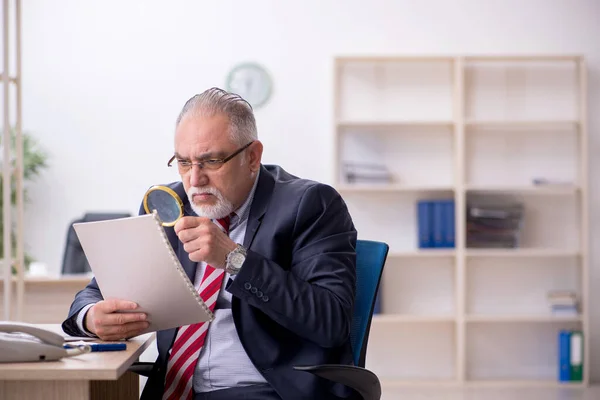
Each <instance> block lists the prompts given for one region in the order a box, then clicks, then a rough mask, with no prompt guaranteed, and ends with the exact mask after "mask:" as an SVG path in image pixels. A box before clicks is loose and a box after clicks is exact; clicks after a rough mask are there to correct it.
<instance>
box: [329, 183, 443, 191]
mask: <svg viewBox="0 0 600 400" xmlns="http://www.w3.org/2000/svg"><path fill="white" fill-rule="evenodd" d="M337 190H338V191H339V192H346V193H350V192H359V193H360V192H366V193H372V192H390V193H422V192H426V193H452V192H453V191H454V188H453V187H451V186H407V185H394V184H364V183H361V184H344V185H339V186H338V187H337Z"/></svg>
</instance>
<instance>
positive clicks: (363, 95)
mask: <svg viewBox="0 0 600 400" xmlns="http://www.w3.org/2000/svg"><path fill="white" fill-rule="evenodd" d="M334 82H335V83H334V120H335V121H334V131H335V145H334V149H335V151H334V159H335V177H334V178H335V179H334V181H335V186H336V188H337V189H338V190H339V192H340V193H341V194H342V196H343V197H344V199H345V201H346V203H347V204H348V206H349V209H350V212H351V214H352V217H353V219H354V222H355V225H356V227H357V229H358V234H359V238H361V239H372V240H380V241H384V242H386V243H388V244H389V245H390V253H389V256H388V261H387V264H386V266H385V270H384V276H383V281H382V288H381V294H380V296H381V301H382V313H381V314H378V315H376V316H375V317H374V319H373V324H372V327H371V333H370V337H369V348H368V352H367V367H368V368H370V369H371V370H373V371H374V372H375V373H376V374H377V375H378V376H379V377H380V379H381V380H382V383H383V387H384V390H385V388H386V387H389V388H392V387H402V386H413V385H449V386H452V385H474V386H491V385H496V386H534V387H536V386H549V387H552V386H568V387H572V386H575V387H583V386H586V385H587V384H588V382H589V312H588V307H589V306H588V276H589V273H588V219H589V218H588V159H587V157H588V156H587V151H588V149H587V147H588V142H587V141H588V139H587V122H586V118H587V117H586V96H587V95H586V85H587V83H586V68H585V62H584V60H583V59H582V58H581V57H579V56H568V55H567V56H565V55H557V56H505V57H503V56H489V57H487V56H456V57H451V56H448V57H423V56H421V57H384V56H377V57H368V56H365V57H338V58H336V59H335V65H334ZM346 162H360V163H365V164H373V163H383V164H385V165H386V166H387V167H388V168H389V171H390V172H391V174H392V181H391V182H389V183H354V182H348V181H347V180H346V178H345V175H344V170H343V165H344V163H346ZM534 178H546V179H551V180H554V181H557V182H559V183H560V184H555V185H546V186H535V185H533V184H532V179H534ZM480 196H502V197H503V198H510V199H513V200H515V201H518V202H521V203H522V204H523V205H524V210H525V214H524V224H523V228H522V230H521V239H520V244H519V247H518V248H513V249H496V248H490V249H481V248H477V249H475V248H467V246H466V232H465V231H466V222H465V219H466V204H467V200H469V199H471V198H476V197H480ZM436 198H438V199H452V200H454V202H455V206H456V208H455V226H456V231H455V236H456V245H455V247H454V248H440V249H421V248H419V247H418V240H417V228H418V225H417V224H418V220H417V211H416V202H417V201H418V200H421V199H436ZM551 290H573V291H575V292H576V293H577V295H578V298H579V308H580V310H581V313H580V315H576V316H572V317H570V316H567V317H562V316H560V317H559V316H555V315H552V314H551V312H550V307H549V305H548V303H547V299H546V295H547V293H548V292H549V291H551ZM560 329H576V330H581V331H583V334H584V360H583V361H584V366H583V381H582V382H567V383H560V382H559V381H558V378H557V375H558V332H559V330H560Z"/></svg>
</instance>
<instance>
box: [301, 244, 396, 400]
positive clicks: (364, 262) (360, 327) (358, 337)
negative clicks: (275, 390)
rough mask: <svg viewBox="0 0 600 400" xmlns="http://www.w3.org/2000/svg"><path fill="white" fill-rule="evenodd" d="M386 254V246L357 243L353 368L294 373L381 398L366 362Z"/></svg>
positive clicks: (332, 366)
mask: <svg viewBox="0 0 600 400" xmlns="http://www.w3.org/2000/svg"><path fill="white" fill-rule="evenodd" d="M388 251H389V246H388V245H387V244H386V243H382V242H375V241H370V240H358V241H357V242H356V299H355V303H354V313H353V315H352V316H353V321H352V327H351V331H350V342H351V343H352V350H353V356H354V365H336V364H325V365H311V366H296V367H294V369H296V370H299V371H306V372H310V373H312V374H314V375H317V376H320V377H322V378H325V379H328V380H330V381H334V382H337V383H341V384H343V385H346V386H349V387H351V388H352V389H354V390H356V391H357V392H358V393H360V395H361V396H362V397H363V399H364V400H379V399H380V398H381V384H380V382H379V378H377V375H375V374H374V373H373V372H371V371H369V370H368V369H365V361H366V355H367V343H368V341H369V330H370V328H371V319H372V317H373V309H374V307H375V301H376V299H377V293H378V291H379V282H380V280H381V274H382V273H383V267H384V266H385V261H386V259H387V255H388Z"/></svg>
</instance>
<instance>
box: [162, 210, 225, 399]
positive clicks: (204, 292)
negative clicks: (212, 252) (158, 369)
mask: <svg viewBox="0 0 600 400" xmlns="http://www.w3.org/2000/svg"><path fill="white" fill-rule="evenodd" d="M229 221H230V217H229V216H227V217H225V218H221V219H219V220H217V222H218V223H219V225H220V226H221V227H222V229H223V230H224V231H225V233H227V234H229ZM224 275H225V271H224V270H222V269H216V268H213V267H212V266H210V265H207V266H206V270H205V271H204V275H203V276H202V282H201V283H200V289H199V290H198V292H199V294H200V297H201V298H202V300H203V301H204V302H205V303H206V305H207V306H208V307H209V308H210V310H211V311H214V309H215V304H216V303H217V297H218V296H219V290H220V289H221V285H222V284H223V276H224ZM208 325H209V322H199V323H197V324H192V325H187V326H182V327H181V328H179V330H178V331H177V337H176V338H175V342H174V343H173V347H172V348H171V355H170V357H169V362H168V363H167V376H166V379H165V391H164V393H163V400H171V399H191V398H192V392H193V390H192V384H193V379H192V378H193V376H194V370H195V368H196V362H197V361H198V355H199V354H200V349H201V348H202V346H203V345H204V339H206V333H207V331H208Z"/></svg>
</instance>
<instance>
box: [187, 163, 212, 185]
mask: <svg viewBox="0 0 600 400" xmlns="http://www.w3.org/2000/svg"><path fill="white" fill-rule="evenodd" d="M207 183H208V176H207V175H206V173H205V172H204V169H203V168H200V167H199V166H198V165H197V164H194V165H192V169H191V170H190V185H191V186H205V185H206V184H207Z"/></svg>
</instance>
